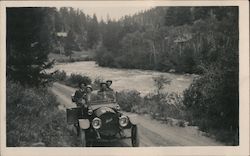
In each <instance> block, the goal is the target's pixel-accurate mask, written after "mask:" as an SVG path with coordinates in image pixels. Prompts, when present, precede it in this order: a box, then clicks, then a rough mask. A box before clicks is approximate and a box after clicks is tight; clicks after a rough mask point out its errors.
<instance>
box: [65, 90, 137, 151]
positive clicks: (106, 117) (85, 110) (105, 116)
mask: <svg viewBox="0 0 250 156" xmlns="http://www.w3.org/2000/svg"><path fill="white" fill-rule="evenodd" d="M105 94H106V93H105ZM72 101H73V102H75V100H74V97H73V96H72ZM67 122H68V124H75V125H78V126H76V127H78V132H79V136H80V140H81V145H82V146H83V147H86V146H92V145H93V143H94V142H107V141H108V142H110V141H117V140H121V139H131V144H132V146H133V147H138V146H139V135H138V127H137V120H136V116H135V115H125V114H124V113H123V112H122V111H121V110H120V106H119V105H118V103H117V102H116V99H115V97H114V98H112V97H111V98H110V97H109V98H107V97H105V96H103V95H98V94H95V93H92V94H91V98H90V102H89V104H88V105H87V106H82V107H75V108H71V109H67ZM125 130H126V131H127V130H128V131H129V135H128V136H127V134H125V133H124V131H125Z"/></svg>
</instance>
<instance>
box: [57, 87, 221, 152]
mask: <svg viewBox="0 0 250 156" xmlns="http://www.w3.org/2000/svg"><path fill="white" fill-rule="evenodd" d="M74 91H75V89H74V88H71V87H68V86H65V85H62V84H59V83H54V85H53V87H52V92H53V93H54V94H55V95H56V96H57V100H58V102H60V103H61V105H60V106H59V108H60V109H63V110H65V109H66V108H71V107H74V106H75V104H74V103H72V102H71V97H70V96H71V94H72V93H74ZM138 120H139V123H140V124H139V135H140V146H142V147H148V146H150V147H159V146H221V145H223V144H221V143H219V142H216V141H215V140H213V139H211V138H208V137H205V136H203V135H202V133H201V132H199V131H198V130H197V129H196V128H195V127H185V128H182V127H175V126H170V125H166V124H161V123H160V122H159V121H156V120H152V119H151V118H150V117H149V116H138ZM95 146H116V147H128V146H129V147H130V146H131V143H130V140H129V139H127V140H122V141H119V142H113V143H108V144H107V143H105V145H103V144H98V145H95Z"/></svg>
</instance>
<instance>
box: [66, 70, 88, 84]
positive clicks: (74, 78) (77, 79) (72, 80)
mask: <svg viewBox="0 0 250 156" xmlns="http://www.w3.org/2000/svg"><path fill="white" fill-rule="evenodd" d="M79 83H86V84H91V79H90V78H89V77H88V76H82V75H80V74H74V73H72V74H71V75H70V76H69V78H68V80H67V82H66V84H67V85H70V86H72V87H77V86H78V85H79Z"/></svg>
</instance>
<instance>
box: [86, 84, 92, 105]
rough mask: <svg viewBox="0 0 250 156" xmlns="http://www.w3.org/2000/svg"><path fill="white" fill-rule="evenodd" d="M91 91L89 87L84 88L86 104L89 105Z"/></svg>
mask: <svg viewBox="0 0 250 156" xmlns="http://www.w3.org/2000/svg"><path fill="white" fill-rule="evenodd" d="M92 91H93V88H92V86H91V85H87V86H86V98H85V99H86V103H87V104H89V102H90V100H91V92H92Z"/></svg>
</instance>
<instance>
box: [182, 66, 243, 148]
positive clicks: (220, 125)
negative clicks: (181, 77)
mask: <svg viewBox="0 0 250 156" xmlns="http://www.w3.org/2000/svg"><path fill="white" fill-rule="evenodd" d="M236 66H237V65H236ZM225 67H226V68H225ZM221 68H224V69H223V70H222V69H221ZM234 68H235V67H231V69H229V68H228V66H225V65H224V66H223V67H219V66H218V65H217V67H215V66H214V67H213V68H211V69H209V70H208V71H207V72H206V73H205V74H204V75H202V76H201V77H200V78H199V79H196V80H195V81H194V82H193V83H192V84H191V86H190V88H189V89H187V90H186V91H185V92H184V101H183V102H184V104H185V106H186V107H187V111H188V114H189V120H190V122H191V123H193V124H195V125H198V126H199V128H200V130H202V131H205V132H208V133H211V134H214V135H215V136H216V138H217V139H218V140H224V141H225V140H227V141H226V142H233V145H238V143H239V142H238V138H237V137H235V136H238V129H239V127H238V126H239V95H238V94H239V90H238V89H239V86H238V72H237V69H236V70H235V69H234ZM232 69H234V70H232ZM219 132H220V133H219ZM221 132H223V133H221ZM229 133H230V134H233V135H227V134H229ZM226 138H227V139H226Z"/></svg>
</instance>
